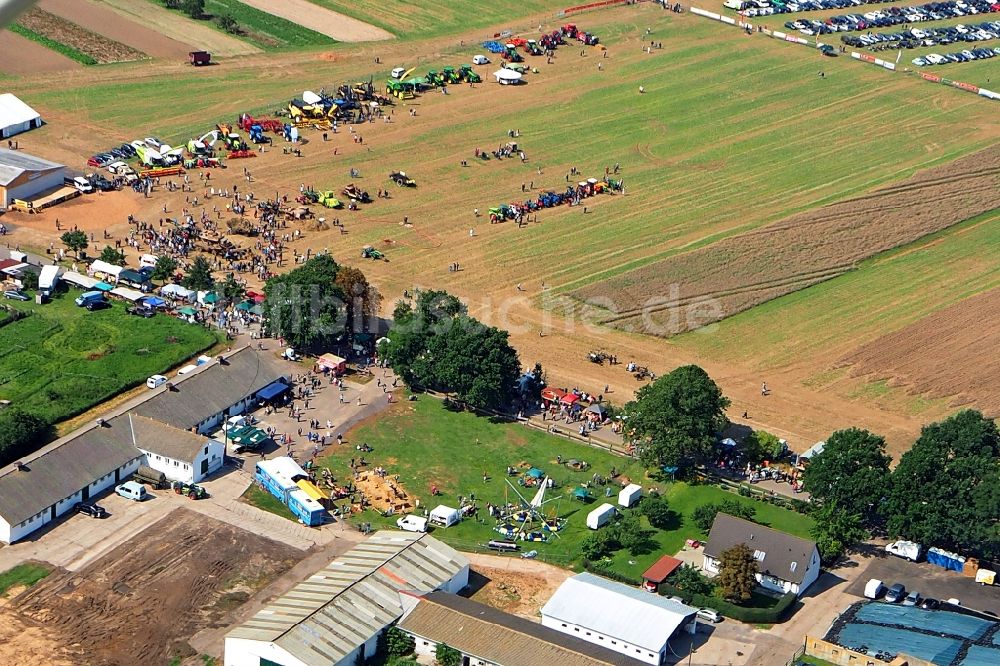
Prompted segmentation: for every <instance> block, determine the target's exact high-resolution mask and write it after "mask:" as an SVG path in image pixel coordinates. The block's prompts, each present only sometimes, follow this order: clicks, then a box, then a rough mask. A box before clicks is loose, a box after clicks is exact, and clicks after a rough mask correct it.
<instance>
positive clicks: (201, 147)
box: [187, 131, 219, 158]
mask: <svg viewBox="0 0 1000 666" xmlns="http://www.w3.org/2000/svg"><path fill="white" fill-rule="evenodd" d="M218 139H219V133H218V132H216V131H212V132H208V133H207V134H204V135H202V136H201V137H200V138H198V139H191V140H190V141H188V142H187V150H188V152H189V153H190V154H191V156H192V157H195V158H198V157H214V156H215V149H214V148H213V146H214V145H215V142H216V141H218Z"/></svg>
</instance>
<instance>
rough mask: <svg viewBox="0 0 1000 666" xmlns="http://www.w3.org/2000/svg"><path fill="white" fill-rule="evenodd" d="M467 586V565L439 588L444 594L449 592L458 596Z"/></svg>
mask: <svg viewBox="0 0 1000 666" xmlns="http://www.w3.org/2000/svg"><path fill="white" fill-rule="evenodd" d="M468 585H469V565H468V564H466V565H465V566H464V567H462V569H461V571H459V572H458V573H457V574H455V576H454V577H453V578H452V579H451V580H449V581H448V582H447V583H445V584H444V585H442V586H441V588H440V589H442V590H444V591H445V592H451V593H452V594H458V593H459V592H461V591H462V590H464V589H465V588H466V587H468Z"/></svg>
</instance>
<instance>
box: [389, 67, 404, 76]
mask: <svg viewBox="0 0 1000 666" xmlns="http://www.w3.org/2000/svg"><path fill="white" fill-rule="evenodd" d="M403 74H406V68H405V67H396V68H395V69H393V70H392V71H391V72H390V73H389V76H391V77H392V78H394V79H398V78H401V77H402V76H403Z"/></svg>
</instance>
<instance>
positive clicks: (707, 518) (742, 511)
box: [691, 498, 757, 534]
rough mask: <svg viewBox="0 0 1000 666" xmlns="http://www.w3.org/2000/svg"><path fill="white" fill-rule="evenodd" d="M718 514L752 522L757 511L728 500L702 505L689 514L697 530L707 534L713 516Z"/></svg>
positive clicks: (710, 527) (713, 519) (739, 502)
mask: <svg viewBox="0 0 1000 666" xmlns="http://www.w3.org/2000/svg"><path fill="white" fill-rule="evenodd" d="M719 512H722V513H727V514H729V515H730V516H733V517H735V518H742V519H743V520H753V519H754V516H756V515H757V510H756V509H755V508H754V507H753V506H751V505H750V504H745V503H743V502H741V501H739V500H738V499H732V498H729V499H724V500H722V501H721V502H711V503H709V504H702V505H701V506H699V507H698V508H696V509H695V510H694V511H693V512H692V513H691V520H692V521H693V522H694V524H695V525H697V526H698V529H700V530H701V531H702V532H705V533H706V534H707V533H708V531H709V530H710V529H712V524H713V523H714V522H715V516H716V515H718V514H719Z"/></svg>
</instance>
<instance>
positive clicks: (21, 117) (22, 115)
mask: <svg viewBox="0 0 1000 666" xmlns="http://www.w3.org/2000/svg"><path fill="white" fill-rule="evenodd" d="M39 117H40V116H39V115H38V112H37V111H35V110H34V109H33V108H31V107H30V106H28V105H27V104H25V103H24V102H22V101H21V100H20V99H18V98H17V96H16V95H13V94H11V93H4V94H2V95H0V127H10V126H11V125H20V124H22V123H26V122H28V121H29V120H35V119H36V118H39Z"/></svg>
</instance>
